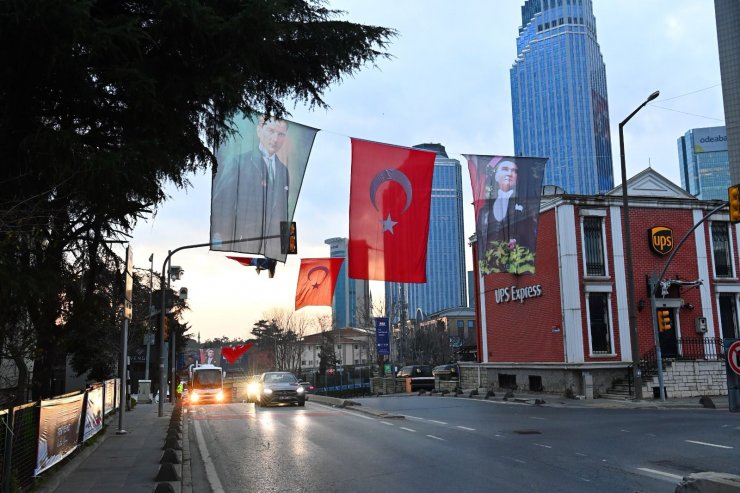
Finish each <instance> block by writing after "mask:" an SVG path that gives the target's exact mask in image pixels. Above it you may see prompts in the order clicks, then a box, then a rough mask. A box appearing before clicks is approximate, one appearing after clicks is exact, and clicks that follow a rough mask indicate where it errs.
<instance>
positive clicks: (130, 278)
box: [123, 245, 134, 320]
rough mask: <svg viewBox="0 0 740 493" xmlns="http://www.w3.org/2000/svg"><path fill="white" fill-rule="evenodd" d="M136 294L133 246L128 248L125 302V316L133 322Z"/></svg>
mask: <svg viewBox="0 0 740 493" xmlns="http://www.w3.org/2000/svg"><path fill="white" fill-rule="evenodd" d="M133 294H134V252H133V250H132V249H131V246H130V245H129V246H127V247H126V295H125V297H124V300H123V316H124V318H127V319H129V320H131V312H132V309H133V305H132V304H131V301H132V300H133Z"/></svg>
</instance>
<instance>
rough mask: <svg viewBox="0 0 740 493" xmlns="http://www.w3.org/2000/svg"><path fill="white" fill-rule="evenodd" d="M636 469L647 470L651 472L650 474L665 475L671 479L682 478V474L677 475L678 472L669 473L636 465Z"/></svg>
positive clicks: (677, 479)
mask: <svg viewBox="0 0 740 493" xmlns="http://www.w3.org/2000/svg"><path fill="white" fill-rule="evenodd" d="M637 470H638V471H644V472H649V473H652V474H657V475H659V476H665V477H667V478H670V479H671V481H681V480H683V476H679V475H678V474H671V473H669V472H665V471H658V470H657V469H648V468H647V467H638V468H637Z"/></svg>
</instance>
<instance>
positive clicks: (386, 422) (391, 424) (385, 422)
mask: <svg viewBox="0 0 740 493" xmlns="http://www.w3.org/2000/svg"><path fill="white" fill-rule="evenodd" d="M381 423H383V424H384V425H386V426H393V423H389V422H388V421H381Z"/></svg>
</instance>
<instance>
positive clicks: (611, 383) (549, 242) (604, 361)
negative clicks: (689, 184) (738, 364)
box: [472, 169, 740, 397]
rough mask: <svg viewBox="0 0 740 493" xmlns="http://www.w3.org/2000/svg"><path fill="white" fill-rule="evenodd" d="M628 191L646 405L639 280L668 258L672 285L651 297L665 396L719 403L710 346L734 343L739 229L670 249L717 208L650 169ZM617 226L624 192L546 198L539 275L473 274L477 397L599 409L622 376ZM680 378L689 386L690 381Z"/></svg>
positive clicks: (622, 281) (646, 342) (717, 220)
mask: <svg viewBox="0 0 740 493" xmlns="http://www.w3.org/2000/svg"><path fill="white" fill-rule="evenodd" d="M627 186H628V195H629V200H630V223H631V228H630V229H631V244H632V264H633V279H634V293H635V304H636V307H637V311H636V314H637V331H638V339H639V351H640V354H639V358H640V360H641V361H642V365H643V366H644V369H645V372H644V374H643V378H644V387H643V389H644V390H643V393H644V395H645V396H646V397H649V396H651V395H652V394H653V392H654V389H655V387H657V385H658V384H657V378H654V371H651V370H655V369H656V368H657V365H656V364H655V343H654V335H653V314H652V309H651V303H650V302H651V300H650V293H649V287H648V286H649V285H648V278H649V276H653V277H654V278H657V276H658V275H659V274H660V272H661V271H662V270H663V269H664V268H665V266H666V262H667V261H668V258H669V256H670V254H671V253H673V255H674V256H673V259H672V261H671V263H670V265H669V267H668V269H667V270H666V273H665V275H664V276H663V280H670V284H666V288H665V296H663V291H662V290H660V289H659V290H658V293H657V306H658V307H659V308H660V309H661V310H666V311H667V313H666V315H668V316H670V322H671V324H670V328H668V329H667V330H663V331H660V332H659V339H660V347H661V350H662V353H663V357H664V359H665V361H666V362H667V364H668V368H667V369H666V372H665V380H666V381H665V384H666V390H667V394H668V396H669V397H670V396H679V395H682V396H688V395H701V394H705V393H710V394H711V393H713V394H719V393H723V394H724V393H727V387H726V381H725V379H724V366H723V363H722V361H721V355H720V354H719V353H720V352H721V343H720V342H719V341H720V340H721V339H722V338H728V337H740V331H739V330H738V294H740V279H738V267H739V266H740V263H739V260H738V247H737V245H738V228H737V227H736V226H733V225H730V223H729V222H728V216H727V210H726V209H720V211H719V212H718V213H715V214H713V215H712V216H711V217H709V218H708V219H707V220H706V221H705V222H703V223H702V224H701V225H700V226H699V227H698V228H697V229H696V230H695V231H694V233H693V234H692V235H690V236H689V237H688V238H687V240H686V241H685V242H684V243H683V245H682V246H680V248H679V245H678V244H679V242H680V241H681V239H682V238H683V237H684V236H685V235H686V234H687V232H689V230H690V229H691V228H692V227H693V226H694V225H695V224H697V223H698V222H700V221H701V220H702V218H703V217H704V216H705V215H706V214H708V213H709V212H710V211H711V210H713V209H715V208H716V207H718V206H719V205H721V202H720V201H700V200H697V199H696V198H695V197H693V196H692V195H690V194H688V192H686V191H685V190H683V189H682V188H680V187H678V186H677V185H675V184H673V183H672V182H670V181H669V180H667V179H666V178H664V177H663V176H662V175H660V174H659V173H657V172H655V171H653V170H652V169H647V170H645V171H643V172H641V173H640V174H638V175H636V176H634V177H633V178H632V179H631V180H629V181H628V185H627ZM622 225H623V223H622V190H621V186H620V187H617V188H615V189H614V190H612V191H610V192H609V193H607V194H605V195H599V196H580V195H578V196H576V195H567V194H558V193H551V194H548V193H547V192H546V194H545V195H543V197H542V204H541V212H540V219H539V225H538V234H537V256H536V266H535V269H536V274H534V275H519V276H517V275H512V274H505V273H504V274H490V275H487V276H485V277H484V279H483V280H482V282H481V281H480V278H479V277H478V269H477V265H476V267H475V274H476V279H479V285H478V289H477V290H476V307H477V308H476V318H477V326H478V331H479V337H478V340H479V341H481V343H480V344H479V354H478V358H479V363H480V365H479V368H478V370H477V371H478V374H481V373H482V374H483V377H479V378H481V380H482V381H481V382H480V386H500V387H512V386H514V385H515V386H516V387H517V388H528V389H530V390H544V391H551V392H567V391H568V390H570V391H572V392H573V393H574V394H583V395H586V396H587V397H592V396H595V397H598V396H600V395H605V394H606V393H607V392H608V391H609V390H610V389H613V390H616V389H617V387H619V385H620V384H621V383H622V382H621V380H622V379H627V378H628V376H630V375H631V364H632V360H633V357H632V349H631V339H630V327H629V312H628V290H627V275H626V269H625V249H624V247H623V244H624V243H623V241H624V236H623V228H622ZM654 228H657V229H654ZM664 228H665V229H664ZM652 229H654V232H655V234H654V235H652V236H651V235H650V231H651V230H652ZM653 237H654V238H655V239H654V240H653ZM653 241H654V243H653ZM472 246H473V252H474V258H475V242H473V245H472ZM670 247H672V249H671V248H670ZM661 249H662V250H661ZM476 264H477V261H476ZM651 362H652V368H651ZM481 366H482V367H484V368H485V369H486V371H485V372H481V371H480V369H481V368H480V367H481ZM686 372H689V373H693V374H694V375H695V378H693V377H692V378H688V380H689V381H687V379H686V378H684V373H686Z"/></svg>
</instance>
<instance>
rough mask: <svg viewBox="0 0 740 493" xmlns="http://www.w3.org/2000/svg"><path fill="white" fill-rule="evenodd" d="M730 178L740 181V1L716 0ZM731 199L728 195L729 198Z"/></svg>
mask: <svg viewBox="0 0 740 493" xmlns="http://www.w3.org/2000/svg"><path fill="white" fill-rule="evenodd" d="M714 15H715V17H716V19H717V47H718V48H719V68H720V73H721V79H722V99H723V101H724V107H725V127H726V128H727V151H728V158H729V161H730V180H731V182H732V184H738V183H740V57H738V53H740V29H738V26H740V2H738V0H714ZM725 199H727V197H725Z"/></svg>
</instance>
